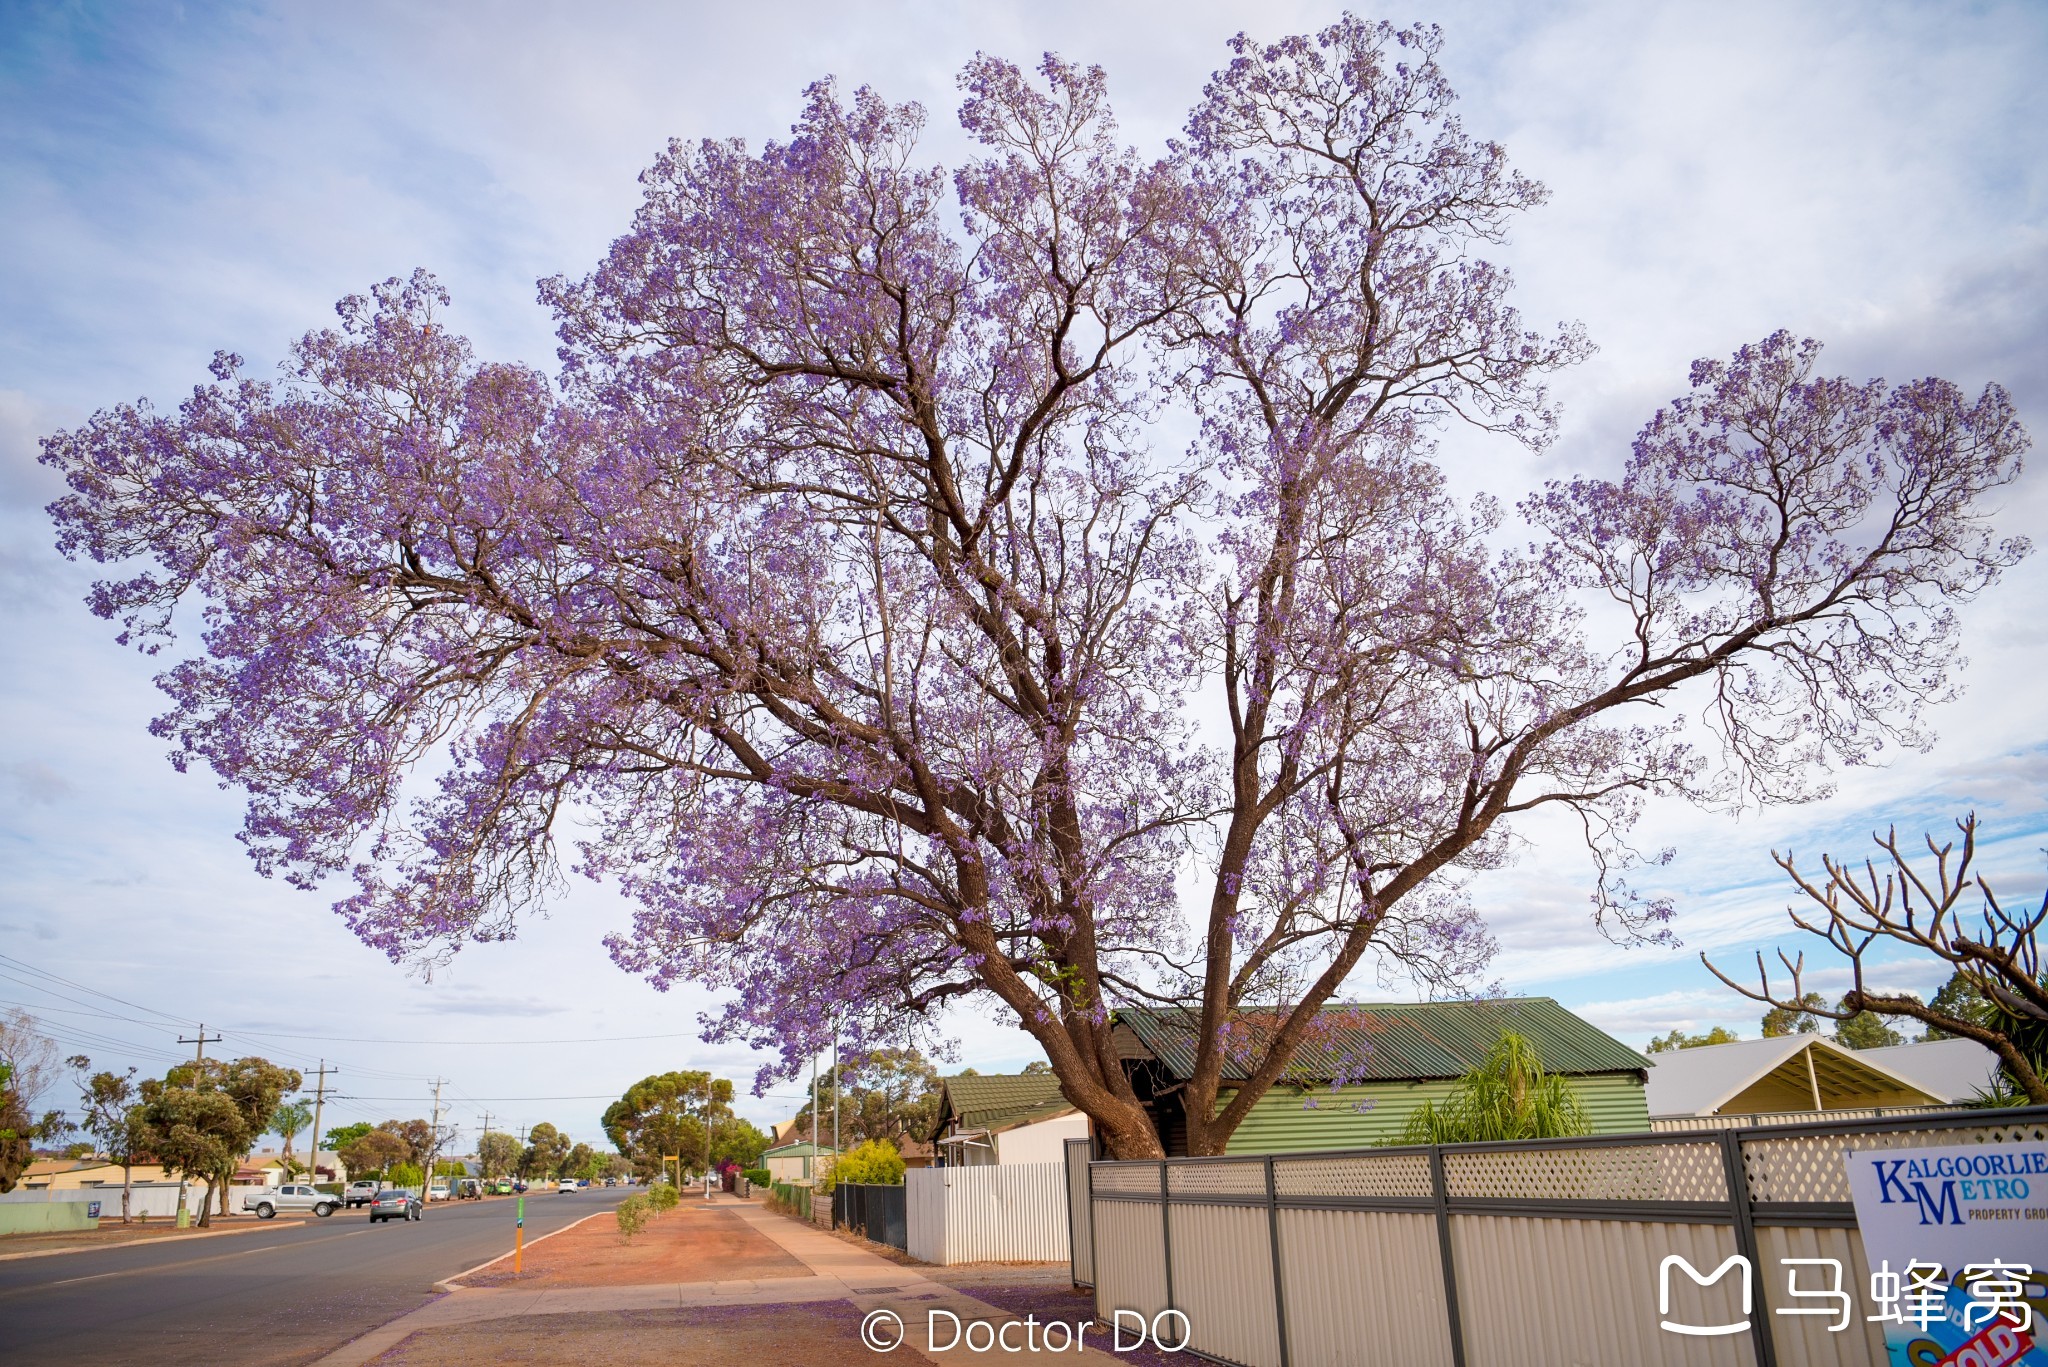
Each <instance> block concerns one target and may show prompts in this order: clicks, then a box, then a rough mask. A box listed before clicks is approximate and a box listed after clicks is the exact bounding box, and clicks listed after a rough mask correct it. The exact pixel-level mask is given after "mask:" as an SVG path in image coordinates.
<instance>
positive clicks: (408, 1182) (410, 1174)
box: [387, 1163, 427, 1187]
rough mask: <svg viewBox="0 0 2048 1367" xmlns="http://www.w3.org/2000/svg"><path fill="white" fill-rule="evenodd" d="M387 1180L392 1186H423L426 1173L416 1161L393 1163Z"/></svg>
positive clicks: (425, 1182) (425, 1181)
mask: <svg viewBox="0 0 2048 1367" xmlns="http://www.w3.org/2000/svg"><path fill="white" fill-rule="evenodd" d="M387 1180H389V1181H390V1183H391V1185H392V1186H394V1187H423V1186H425V1185H426V1184H427V1179H426V1175H425V1174H424V1173H422V1172H421V1171H420V1166H419V1164H417V1163H393V1164H392V1165H391V1171H390V1172H389V1173H388V1174H387Z"/></svg>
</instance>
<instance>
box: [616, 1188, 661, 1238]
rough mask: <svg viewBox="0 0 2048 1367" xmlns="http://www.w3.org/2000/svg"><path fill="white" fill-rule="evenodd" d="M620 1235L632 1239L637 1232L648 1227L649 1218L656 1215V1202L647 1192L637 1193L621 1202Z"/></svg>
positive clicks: (619, 1209) (619, 1211)
mask: <svg viewBox="0 0 2048 1367" xmlns="http://www.w3.org/2000/svg"><path fill="white" fill-rule="evenodd" d="M617 1214H618V1217H619V1237H620V1238H622V1239H627V1240H630V1239H632V1237H633V1236H634V1235H635V1234H638V1233H639V1232H640V1231H641V1230H643V1229H645V1228H647V1222H648V1220H650V1219H652V1218H653V1216H654V1202H653V1201H652V1200H650V1199H649V1198H648V1196H647V1194H646V1193H645V1192H639V1193H635V1194H634V1195H632V1196H628V1197H627V1198H626V1199H625V1200H623V1201H621V1202H619V1208H618V1211H617Z"/></svg>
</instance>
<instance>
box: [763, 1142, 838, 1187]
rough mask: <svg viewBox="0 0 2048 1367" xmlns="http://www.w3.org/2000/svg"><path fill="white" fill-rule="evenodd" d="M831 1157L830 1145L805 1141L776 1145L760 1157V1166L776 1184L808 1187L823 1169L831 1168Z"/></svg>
mask: <svg viewBox="0 0 2048 1367" xmlns="http://www.w3.org/2000/svg"><path fill="white" fill-rule="evenodd" d="M832 1155H833V1148H832V1146H831V1145H830V1144H819V1145H813V1144H812V1143H811V1141H810V1140H808V1139H805V1140H800V1141H798V1142H797V1143H794V1144H777V1145H776V1146H775V1147H774V1148H771V1149H769V1150H768V1151H767V1152H766V1153H764V1154H762V1155H761V1166H762V1167H764V1168H766V1169H768V1175H769V1176H770V1177H771V1178H773V1179H774V1180H775V1181H777V1182H787V1183H789V1184H791V1185H793V1186H808V1185H810V1184H811V1183H813V1182H815V1181H817V1180H818V1178H819V1177H820V1176H821V1175H822V1169H823V1168H826V1167H829V1166H831V1162H830V1160H831V1158H832Z"/></svg>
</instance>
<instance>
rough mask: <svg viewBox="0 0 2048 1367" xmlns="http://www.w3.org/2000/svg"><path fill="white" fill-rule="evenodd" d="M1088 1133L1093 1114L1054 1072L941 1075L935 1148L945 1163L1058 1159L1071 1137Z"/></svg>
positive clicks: (965, 1164) (975, 1164)
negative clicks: (1087, 1113) (1068, 1096)
mask: <svg viewBox="0 0 2048 1367" xmlns="http://www.w3.org/2000/svg"><path fill="white" fill-rule="evenodd" d="M1087 1137H1088V1117H1087V1116H1085V1115H1083V1114H1082V1113H1081V1111H1080V1108H1079V1107H1077V1106H1075V1105H1074V1103H1073V1102H1071V1101H1069V1100H1067V1099H1066V1097H1064V1096H1062V1095H1061V1094H1060V1080H1059V1079H1058V1078H1056V1077H1054V1076H1053V1075H1052V1074H1051V1073H1009V1074H1000V1073H999V1074H996V1075H994V1076H971V1077H949V1078H942V1079H941V1080H940V1082H939V1117H938V1122H937V1124H936V1125H935V1126H934V1127H933V1130H932V1141H933V1144H932V1147H933V1148H934V1149H935V1150H936V1151H937V1154H938V1164H939V1166H940V1167H947V1166H952V1167H984V1166H988V1165H990V1164H997V1163H1058V1162H1062V1161H1064V1158H1065V1154H1066V1149H1065V1145H1066V1141H1067V1140H1069V1139H1086V1138H1087Z"/></svg>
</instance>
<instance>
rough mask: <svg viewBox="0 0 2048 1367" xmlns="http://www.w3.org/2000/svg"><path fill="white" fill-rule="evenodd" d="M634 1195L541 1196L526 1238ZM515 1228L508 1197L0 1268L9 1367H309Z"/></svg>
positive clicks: (489, 1252)
mask: <svg viewBox="0 0 2048 1367" xmlns="http://www.w3.org/2000/svg"><path fill="white" fill-rule="evenodd" d="M627 1194H628V1193H627V1192H626V1191H624V1190H617V1189H615V1190H610V1191H607V1190H604V1189H602V1188H595V1189H590V1190H585V1191H580V1192H577V1193H576V1194H574V1195H571V1196H562V1195H557V1194H555V1193H553V1192H549V1193H545V1194H536V1195H529V1196H528V1197H527V1198H526V1237H527V1238H528V1239H529V1240H530V1239H533V1238H535V1237H537V1236H539V1235H542V1234H546V1233H548V1232H549V1231H550V1230H555V1229H560V1228H561V1227H562V1226H564V1225H566V1224H569V1223H570V1222H572V1221H574V1220H579V1219H581V1218H582V1217H584V1216H586V1215H589V1214H591V1213H592V1212H593V1211H598V1210H609V1209H611V1208H612V1207H613V1206H615V1205H617V1204H618V1203H619V1200H620V1199H621V1198H623V1197H624V1196H626V1195H627ZM512 1222H513V1202H512V1201H511V1200H510V1199H508V1198H502V1197H501V1198H499V1199H496V1200H486V1201H451V1202H447V1203H445V1204H440V1203H437V1204H435V1205H432V1206H429V1207H428V1208H427V1213H426V1218H425V1219H424V1220H420V1221H418V1222H411V1221H401V1220H387V1221H385V1222H384V1223H382V1224H377V1225H372V1224H371V1223H370V1222H369V1219H368V1216H367V1215H366V1214H365V1213H364V1211H363V1210H361V1209H360V1208H358V1209H356V1210H352V1211H342V1212H338V1213H336V1214H335V1215H333V1216H331V1217H329V1218H328V1219H325V1220H308V1221H306V1222H305V1223H304V1224H300V1225H290V1224H279V1225H277V1226H275V1227H266V1228H263V1229H261V1230H259V1231H258V1232H257V1233H254V1234H231V1235H226V1236H223V1237H221V1238H217V1239H186V1240H178V1241H175V1242H172V1243H165V1244H156V1245H149V1244H144V1245H140V1246H133V1247H128V1248H107V1249H95V1250H93V1251H92V1252H89V1253H64V1254H58V1255H54V1256H51V1257H44V1258H21V1259H16V1260H14V1261H10V1262H0V1363H7V1364H10V1367H11V1365H12V1364H15V1363H20V1364H23V1367H28V1364H34V1365H35V1367H43V1364H69V1363H80V1364H83V1363H142V1364H148V1367H175V1365H178V1364H191V1365H192V1367H214V1365H215V1364H218V1365H219V1367H258V1365H259V1364H260V1365H261V1367H271V1364H278V1365H280V1367H283V1365H284V1364H291V1365H292V1367H297V1364H301V1363H308V1362H312V1361H314V1360H316V1359H318V1358H319V1357H321V1356H322V1355H324V1354H326V1353H329V1352H331V1351H333V1350H334V1349H336V1348H339V1347H340V1346H341V1345H342V1344H344V1343H346V1342H348V1341H349V1340H350V1339H352V1338H355V1337H357V1336H358V1335H360V1334H363V1333H367V1332H368V1331H369V1330H371V1329H373V1328H375V1327H376V1326H378V1325H380V1324H384V1323H386V1322H388V1321H390V1320H393V1319H396V1318H397V1317H398V1316H400V1315H403V1314H406V1313H408V1312H410V1311H412V1310H415V1309H418V1308H419V1307H420V1306H421V1305H423V1304H425V1303H426V1302H427V1301H428V1300H429V1299H431V1298H432V1297H433V1295H434V1294H435V1293H434V1289H433V1285H434V1283H435V1282H437V1281H440V1280H442V1279H444V1278H447V1277H452V1276H454V1275H455V1274H456V1273H458V1272H463V1271H467V1270H468V1269H469V1268H472V1267H474V1266H476V1265H477V1264H478V1263H481V1262H486V1261H488V1260H490V1259H491V1258H494V1257H496V1256H497V1255H498V1254H500V1253H504V1252H507V1251H509V1250H510V1249H511V1247H512V1231H513V1225H512Z"/></svg>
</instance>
